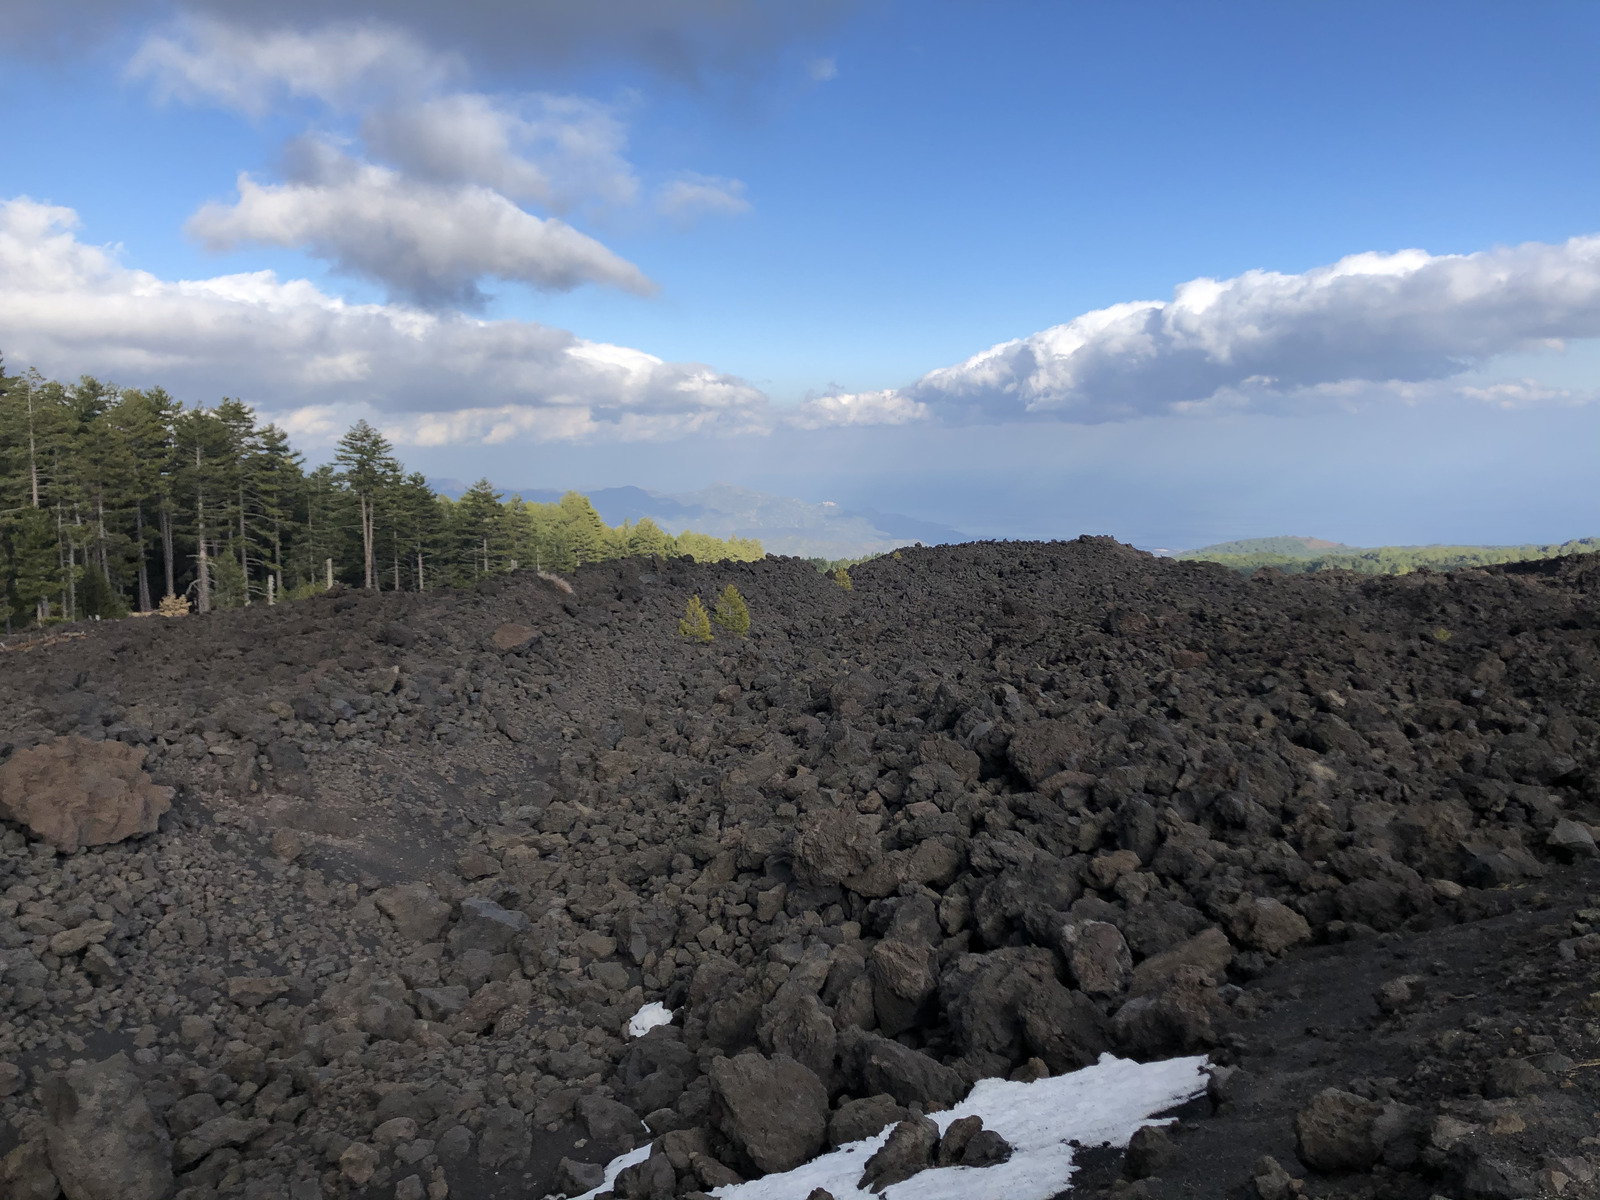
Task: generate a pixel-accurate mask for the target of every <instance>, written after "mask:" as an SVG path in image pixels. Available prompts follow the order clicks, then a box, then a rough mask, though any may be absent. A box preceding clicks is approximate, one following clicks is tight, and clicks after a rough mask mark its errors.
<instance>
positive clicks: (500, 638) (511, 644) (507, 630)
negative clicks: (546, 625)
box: [489, 621, 535, 654]
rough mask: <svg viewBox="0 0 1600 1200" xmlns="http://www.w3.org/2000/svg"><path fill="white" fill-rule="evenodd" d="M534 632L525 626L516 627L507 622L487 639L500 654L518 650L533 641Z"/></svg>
mask: <svg viewBox="0 0 1600 1200" xmlns="http://www.w3.org/2000/svg"><path fill="white" fill-rule="evenodd" d="M534 633H535V630H534V629H533V628H532V627H530V626H527V625H517V624H515V623H513V622H509V621H508V622H507V623H506V624H504V625H502V626H500V628H498V629H496V630H495V631H494V635H493V636H492V637H491V638H490V639H489V640H490V641H492V642H493V643H494V648H495V649H496V650H498V651H500V652H501V653H502V654H504V653H506V652H508V651H511V650H520V649H522V647H524V646H526V645H527V644H528V643H529V642H531V641H533V635H534Z"/></svg>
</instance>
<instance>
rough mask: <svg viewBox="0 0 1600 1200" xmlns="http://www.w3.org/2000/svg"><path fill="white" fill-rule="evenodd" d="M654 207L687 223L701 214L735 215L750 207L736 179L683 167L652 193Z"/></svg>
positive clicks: (665, 214) (680, 221)
mask: <svg viewBox="0 0 1600 1200" xmlns="http://www.w3.org/2000/svg"><path fill="white" fill-rule="evenodd" d="M656 210H657V211H658V212H660V213H661V214H662V215H663V216H667V217H671V218H672V219H673V220H674V221H677V222H679V223H682V224H687V223H689V222H691V221H693V220H695V219H696V218H697V217H703V216H708V215H711V216H738V215H739V214H740V213H745V212H749V211H750V201H748V200H746V199H745V198H744V184H743V182H741V181H740V180H737V179H723V178H721V177H720V176H716V175H700V174H697V173H696V172H694V171H685V172H683V173H682V174H681V175H679V176H678V178H676V179H674V180H672V181H671V182H670V183H668V184H667V185H665V186H664V187H663V188H662V189H661V191H660V193H659V195H657V197H656Z"/></svg>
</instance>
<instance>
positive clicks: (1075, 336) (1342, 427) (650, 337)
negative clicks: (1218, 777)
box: [0, 0, 1600, 548]
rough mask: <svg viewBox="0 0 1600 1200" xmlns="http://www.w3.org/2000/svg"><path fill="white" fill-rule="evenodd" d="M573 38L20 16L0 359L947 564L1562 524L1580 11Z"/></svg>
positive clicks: (801, 13) (1596, 296) (1, 102)
mask: <svg viewBox="0 0 1600 1200" xmlns="http://www.w3.org/2000/svg"><path fill="white" fill-rule="evenodd" d="M608 12H609V10H604V11H603V10H602V9H600V8H594V9H589V8H584V9H572V8H570V7H568V6H563V5H554V4H545V3H534V4H530V5H526V6H523V7H521V8H519V9H517V10H515V11H513V12H508V11H504V10H502V9H501V8H500V7H499V6H496V5H491V4H487V3H481V2H479V0H469V2H468V3H464V4H462V5H458V6H456V7H455V8H454V9H453V10H452V16H451V18H450V19H449V20H444V19H441V18H440V17H439V16H438V14H436V13H433V12H432V11H431V10H429V9H428V8H426V7H425V6H420V7H419V6H412V5H402V6H393V5H384V6H379V5H374V4H371V3H369V2H368V0H335V2H333V3H329V4H325V5H320V6H315V7H312V6H300V5H290V6H288V7H283V6H266V5H254V4H243V5H238V4H229V5H223V4H220V3H218V2H217V0H153V2H151V3H143V2H141V3H137V4H136V3H132V2H131V0H99V2H98V3H97V4H96V5H95V7H94V10H93V13H94V19H92V20H66V19H64V18H63V16H62V10H60V9H58V8H56V7H55V6H50V5H47V4H44V3H43V0H18V2H17V3H15V4H13V5H12V6H11V14H10V19H9V20H8V22H7V23H6V27H5V28H4V29H0V56H3V58H4V61H5V63H6V66H7V70H6V71H5V72H4V73H0V131H3V132H4V134H5V136H6V139H7V144H8V146H9V148H10V151H11V152H10V153H9V154H8V156H7V158H6V161H5V162H4V164H3V165H0V352H3V353H4V355H5V362H6V365H7V368H8V370H10V371H12V372H15V371H18V370H21V369H24V368H28V367H35V368H37V369H39V370H40V371H42V372H44V373H45V374H46V375H47V376H51V377H55V378H62V379H72V378H76V377H77V376H78V375H79V374H81V373H92V374H94V375H96V376H98V377H100V378H102V379H107V380H111V381H114V382H115V383H118V384H121V385H125V386H129V387H148V386H152V385H161V386H164V387H166V388H167V389H168V390H169V391H170V392H171V393H172V394H173V395H174V396H176V397H178V398H179V399H181V400H183V401H185V402H186V403H189V404H196V403H205V404H214V403H216V402H217V401H218V400H220V399H221V398H222V397H223V396H234V397H238V398H241V399H243V400H244V401H246V402H247V403H249V404H251V405H252V406H254V407H255V408H256V409H257V410H258V411H259V412H260V413H261V414H262V415H263V416H264V417H266V418H270V419H272V420H275V421H277V422H278V423H279V424H280V425H281V426H282V427H283V428H284V429H285V430H286V431H287V432H288V433H289V434H290V435H291V437H292V438H293V440H294V443H295V444H296V446H297V447H299V448H301V449H302V450H303V451H304V452H305V453H306V454H307V456H308V458H309V459H310V460H311V461H312V462H316V461H325V460H327V459H328V458H329V457H330V456H331V454H332V451H333V445H334V443H335V441H336V440H337V439H338V437H339V436H340V435H341V433H342V432H343V431H344V430H345V429H347V428H348V427H349V426H350V425H351V424H352V423H353V422H354V421H356V420H357V419H366V420H369V421H371V422H372V423H373V424H374V425H375V426H377V427H378V428H379V429H380V430H382V431H383V433H384V434H385V435H386V436H387V437H388V438H389V439H390V441H391V442H392V443H393V444H394V446H395V450H396V453H397V454H398V456H399V457H400V459H401V460H402V461H404V462H405V463H406V464H407V465H408V466H409V467H411V468H413V469H416V470H420V471H422V472H424V473H425V474H427V475H429V476H435V477H450V478H459V479H464V480H471V479H476V478H478V477H480V476H484V477H488V478H491V479H494V480H496V481H504V482H505V485H506V486H508V487H550V488H555V489H558V490H559V489H564V488H567V487H576V488H583V489H592V488H600V487H614V486H637V487H641V488H646V489H651V490H656V491H662V492H671V493H679V492H687V491H694V490H697V489H699V488H703V487H706V486H708V485H710V484H712V483H713V482H716V481H725V482H728V483H731V484H736V485H739V486H745V487H751V488H755V489H758V490H760V491H763V492H767V493H771V494H774V495H779V496H787V497H795V498H798V499H800V500H803V501H805V502H807V503H812V504H815V503H820V502H822V501H824V500H830V501H833V502H835V503H838V504H840V505H841V506H844V507H846V508H851V509H874V510H878V511H881V512H887V513H899V514H904V515H906V516H908V517H911V518H915V519H918V520H922V521H927V522H934V523H937V524H942V525H949V526H953V527H955V528H957V529H960V530H962V531H964V532H967V533H969V534H971V535H972V536H974V537H1017V538H1033V537H1073V536H1077V535H1078V534H1079V533H1084V532H1089V533H1109V534H1111V535H1113V536H1116V537H1118V538H1120V539H1122V540H1124V541H1128V542H1131V543H1133V544H1135V545H1141V546H1147V547H1154V546H1160V547H1169V548H1193V547H1197V546H1202V545H1206V544H1210V543H1213V542H1217V541H1225V540H1233V539H1237V538H1246V537H1252V536H1269V535H1276V534H1281V533H1283V532H1285V531H1286V530H1300V531H1303V532H1305V533H1307V534H1314V535H1316V536H1321V537H1327V538H1329V539H1331V540H1335V541H1342V542H1346V543H1350V544H1361V545H1380V544H1425V543H1429V542H1450V543H1462V544H1501V543H1524V542H1559V541H1563V540H1567V539H1569V538H1573V537H1581V536H1586V535H1592V534H1594V533H1596V532H1600V472H1596V471H1595V470H1594V468H1593V461H1592V460H1593V450H1594V447H1595V446H1596V445H1600V219H1597V217H1596V214H1597V213H1600V158H1597V157H1596V156H1595V155H1593V154H1592V153H1584V152H1582V151H1583V149H1584V148H1585V147H1587V146H1588V145H1589V144H1590V143H1591V142H1592V132H1591V131H1592V130H1593V129H1594V128H1596V127H1597V126H1600V92H1597V90H1596V89H1594V88H1593V87H1592V86H1584V85H1583V83H1582V81H1584V80H1587V79H1588V78H1589V76H1590V75H1591V74H1592V71H1591V64H1592V62H1593V61H1594V58H1595V55H1596V52H1597V51H1600V9H1597V8H1595V7H1594V6H1592V5H1591V6H1578V5H1566V6H1561V5H1549V6H1535V7H1523V8H1516V9H1510V8H1503V9H1497V8H1484V7H1476V8H1474V7H1469V8H1462V7H1460V6H1455V5H1449V4H1444V3H1418V4H1414V5H1405V6H1400V7H1396V6H1392V5H1381V4H1377V3H1359V4H1354V5H1343V6H1339V7H1338V8H1331V7H1314V6H1267V5H1261V4H1255V3H1239V4H1233V5H1225V6H1214V7H1211V8H1207V9H1204V10H1200V9H1196V8H1194V7H1193V6H1189V5H1183V4H1178V3H1172V2H1167V3H1156V4H1152V5H1144V6H1136V7H1126V6H1090V5H1046V4H1023V5H1019V6H1012V7H1004V8H999V9H995V8H989V9H975V8H972V7H970V6H966V5H962V4H957V3H953V2H936V3H931V4H925V5H911V4H907V3H904V2H903V0H885V2H882V3H872V4H866V3H860V2H857V0H829V2H828V3H825V4H820V5H817V4H798V3H793V4H755V3H746V2H743V0H736V2H734V3H731V4H726V5H706V4H704V3H702V2H701V0H661V2H660V3H657V4H654V5H652V6H649V7H647V8H642V7H638V6H630V5H629V4H623V5H622V7H621V8H619V9H617V11H615V12H610V15H607V13H608ZM1575 150H1576V151H1579V152H1577V153H1574V151H1575Z"/></svg>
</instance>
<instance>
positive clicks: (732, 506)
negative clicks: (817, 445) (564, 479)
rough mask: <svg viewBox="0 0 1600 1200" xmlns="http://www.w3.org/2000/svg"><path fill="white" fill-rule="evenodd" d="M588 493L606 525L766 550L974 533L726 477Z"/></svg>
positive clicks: (545, 494) (542, 497)
mask: <svg viewBox="0 0 1600 1200" xmlns="http://www.w3.org/2000/svg"><path fill="white" fill-rule="evenodd" d="M429 483H430V485H431V486H432V487H434V488H435V489H436V490H438V491H442V492H445V493H447V494H451V495H459V494H460V493H461V492H462V491H464V490H465V485H462V484H460V483H459V482H458V481H456V480H451V479H435V480H430V481H429ZM579 490H581V489H579ZM504 491H505V492H506V493H507V494H516V495H520V496H521V497H522V498H523V499H524V500H532V501H535V502H538V503H541V504H548V503H552V502H554V501H557V500H559V499H561V497H562V495H563V494H564V493H563V492H562V491H559V490H555V489H552V488H506V489H504ZM583 494H584V495H586V496H588V497H589V502H590V503H591V504H593V505H594V507H595V511H596V512H598V513H599V514H600V517H601V519H602V520H604V521H605V522H606V524H608V525H618V524H621V523H622V522H623V521H631V522H638V521H641V520H643V519H644V518H646V517H648V518H649V519H650V520H652V521H654V522H655V523H656V524H657V525H659V526H661V528H663V529H665V530H666V531H667V532H669V533H676V532H678V531H679V530H682V529H685V528H693V529H694V530H695V531H696V532H699V533H708V534H711V535H712V536H713V537H720V538H729V537H743V538H757V539H759V540H760V542H761V545H762V546H763V547H764V548H765V549H766V551H767V553H768V554H791V555H798V556H799V557H801V558H826V559H830V560H832V559H841V558H861V557H863V556H865V555H868V554H881V553H884V552H886V551H889V550H893V549H894V548H895V547H897V546H904V545H907V544H909V543H911V542H922V543H923V544H924V545H929V546H935V545H941V544H944V543H947V542H962V541H967V540H969V539H968V537H967V535H966V534H964V533H962V532H961V531H960V530H959V529H954V528H952V527H950V526H948V525H940V524H938V523H936V522H933V521H923V520H919V519H918V518H916V517H908V516H904V515H902V514H899V513H883V512H878V511H876V510H874V509H845V508H842V507H840V506H839V505H837V504H833V503H831V502H826V501H825V502H823V503H821V504H809V503H807V502H806V501H804V500H797V499H794V498H793V497H790V496H775V495H772V494H771V493H768V492H758V491H756V490H755V489H754V488H746V487H735V486H733V485H731V484H725V483H719V484H713V485H712V486H711V487H707V488H701V489H700V490H699V491H694V492H680V493H677V494H670V493H666V492H653V491H650V490H648V489H646V488H640V487H610V488H596V489H595V490H594V491H589V492H584V493H583Z"/></svg>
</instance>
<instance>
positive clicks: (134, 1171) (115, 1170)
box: [44, 1054, 174, 1200]
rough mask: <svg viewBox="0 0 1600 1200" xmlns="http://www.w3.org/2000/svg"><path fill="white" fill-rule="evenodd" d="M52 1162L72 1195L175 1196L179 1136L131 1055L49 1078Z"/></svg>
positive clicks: (142, 1199)
mask: <svg viewBox="0 0 1600 1200" xmlns="http://www.w3.org/2000/svg"><path fill="white" fill-rule="evenodd" d="M44 1103H45V1116H46V1126H45V1139H46V1141H47V1142H48V1144H49V1147H50V1164H51V1166H52V1167H53V1168H54V1169H55V1172H56V1175H57V1176H58V1177H59V1178H60V1180H61V1188H62V1191H64V1192H65V1193H66V1194H67V1196H68V1197H70V1200H167V1197H169V1196H171V1195H172V1190H173V1186H174V1185H173V1177H172V1139H171V1138H170V1137H169V1136H168V1134H167V1131H166V1128H165V1127H164V1126H163V1125H162V1124H161V1123H160V1121H158V1120H157V1119H156V1117H155V1115H154V1114H153V1113H152V1112H151V1111H150V1106H149V1105H148V1104H146V1103H145V1100H144V1096H143V1095H142V1094H141V1092H140V1088H139V1079H138V1076H137V1075H136V1074H135V1073H134V1070H133V1066H132V1064H130V1063H129V1062H128V1058H127V1056H126V1055H124V1054H117V1055H114V1056H112V1057H111V1058H108V1059H106V1060H105V1061H104V1062H99V1063H94V1064H91V1065H87V1066H81V1067H73V1068H71V1069H70V1070H67V1071H64V1072H62V1073H61V1074H59V1075H54V1076H52V1077H51V1078H50V1079H49V1080H48V1081H47V1082H46V1084H45V1088H44Z"/></svg>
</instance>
